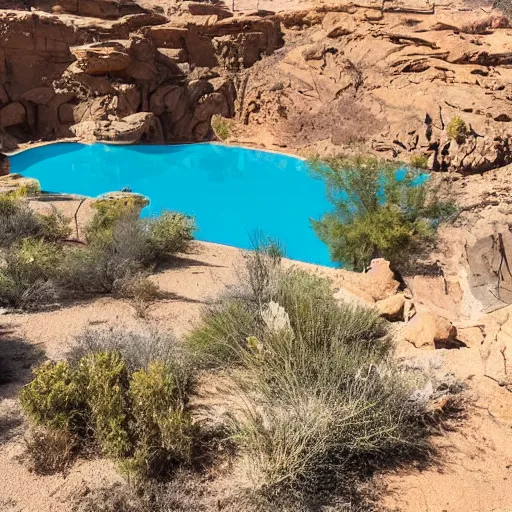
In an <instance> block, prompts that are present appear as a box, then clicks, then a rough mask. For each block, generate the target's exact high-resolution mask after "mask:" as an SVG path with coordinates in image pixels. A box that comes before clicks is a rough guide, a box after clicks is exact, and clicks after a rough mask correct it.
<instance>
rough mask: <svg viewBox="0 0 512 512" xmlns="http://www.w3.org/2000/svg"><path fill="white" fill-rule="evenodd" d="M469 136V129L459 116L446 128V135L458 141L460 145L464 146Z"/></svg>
mask: <svg viewBox="0 0 512 512" xmlns="http://www.w3.org/2000/svg"><path fill="white" fill-rule="evenodd" d="M467 134H468V127H467V125H466V123H465V121H464V120H463V119H462V118H460V117H458V116H455V117H453V118H452V119H451V120H450V122H449V123H448V125H447V126H446V135H448V137H449V138H450V139H453V140H455V141H457V143H458V144H462V143H463V142H464V141H465V140H466V136H467Z"/></svg>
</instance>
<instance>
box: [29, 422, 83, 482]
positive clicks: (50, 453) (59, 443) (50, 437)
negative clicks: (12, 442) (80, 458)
mask: <svg viewBox="0 0 512 512" xmlns="http://www.w3.org/2000/svg"><path fill="white" fill-rule="evenodd" d="M26 444H27V455H28V462H29V465H30V467H31V468H32V469H33V471H35V473H37V474H38V475H51V474H54V473H58V472H61V471H64V470H65V469H67V468H68V467H69V466H70V465H71V464H72V463H73V460H74V458H75V456H76V453H77V440H76V438H75V437H74V436H73V435H72V434H70V433H69V432H68V431H67V430H64V429H54V430H52V429H48V428H35V429H32V430H31V431H30V433H29V435H28V437H27V439H26Z"/></svg>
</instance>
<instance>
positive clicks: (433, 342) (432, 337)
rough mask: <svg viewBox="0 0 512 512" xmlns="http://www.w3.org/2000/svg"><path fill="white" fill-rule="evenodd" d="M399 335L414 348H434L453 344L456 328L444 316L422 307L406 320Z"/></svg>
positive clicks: (455, 337)
mask: <svg viewBox="0 0 512 512" xmlns="http://www.w3.org/2000/svg"><path fill="white" fill-rule="evenodd" d="M401 336H402V338H403V339H404V340H406V341H408V342H409V343H412V344H413V345H414V346H415V347H416V348H436V346H449V345H451V344H453V343H454V342H455V341H456V339H457V328H456V327H455V326H454V325H453V324H452V323H451V322H450V321H448V320H446V319H445V318H443V317H441V316H438V315H436V314H434V313H432V312H430V311H428V310H425V309H422V310H421V311H419V312H417V313H416V315H415V316H414V317H413V318H412V319H411V320H410V321H409V322H407V324H406V325H405V327H404V328H403V329H402V331H401Z"/></svg>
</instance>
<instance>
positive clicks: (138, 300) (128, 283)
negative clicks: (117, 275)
mask: <svg viewBox="0 0 512 512" xmlns="http://www.w3.org/2000/svg"><path fill="white" fill-rule="evenodd" d="M116 288H117V289H116V290H115V292H116V295H117V296H118V297H122V298H125V299H129V300H130V302H131V304H132V306H133V308H134V309H135V312H136V313H137V316H139V317H140V318H146V317H147V311H148V308H149V306H150V305H151V303H152V302H153V301H154V300H155V299H157V298H158V294H159V288H158V285H157V284H155V283H154V282H153V281H151V280H150V279H149V278H148V276H147V275H146V274H144V273H142V272H139V273H137V274H135V275H127V276H126V277H124V278H122V279H120V280H119V281H118V282H117V283H116Z"/></svg>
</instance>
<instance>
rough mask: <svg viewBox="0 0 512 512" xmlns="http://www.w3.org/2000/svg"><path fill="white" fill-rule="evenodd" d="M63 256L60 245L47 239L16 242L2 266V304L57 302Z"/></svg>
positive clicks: (22, 305) (18, 305)
mask: <svg viewBox="0 0 512 512" xmlns="http://www.w3.org/2000/svg"><path fill="white" fill-rule="evenodd" d="M61 259H62V251H61V249H60V247H59V246H57V245H55V244H50V243H46V242H44V240H38V239H30V238H26V239H23V240H21V241H19V242H16V243H14V244H13V245H12V246H11V247H10V248H9V249H8V250H7V251H6V253H5V255H4V265H3V267H2V268H0V304H2V305H3V306H9V307H15V308H23V309H37V308H38V307H40V306H41V305H42V304H47V303H50V302H52V301H55V300H56V299H57V298H58V295H59V294H58V290H57V286H56V284H55V283H56V280H57V276H58V269H59V265H60V261H61Z"/></svg>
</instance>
